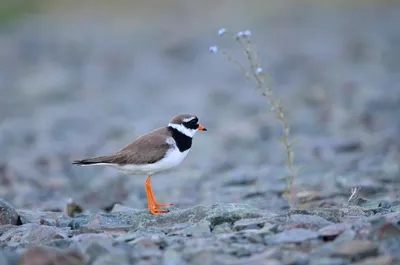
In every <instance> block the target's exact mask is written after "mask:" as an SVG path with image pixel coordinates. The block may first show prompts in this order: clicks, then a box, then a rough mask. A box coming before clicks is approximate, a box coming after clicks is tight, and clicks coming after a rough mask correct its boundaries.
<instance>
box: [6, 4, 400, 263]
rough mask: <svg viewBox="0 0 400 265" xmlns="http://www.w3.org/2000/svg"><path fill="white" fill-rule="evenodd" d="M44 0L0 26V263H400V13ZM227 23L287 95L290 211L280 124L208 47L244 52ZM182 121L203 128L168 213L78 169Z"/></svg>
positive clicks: (129, 189)
mask: <svg viewBox="0 0 400 265" xmlns="http://www.w3.org/2000/svg"><path fill="white" fill-rule="evenodd" d="M38 2H40V1H38ZM44 2H45V3H47V4H46V5H43V7H41V9H40V12H39V13H32V14H26V15H24V16H22V17H21V18H19V19H18V20H16V21H14V22H13V23H8V24H7V25H6V26H4V25H3V27H2V28H1V29H0V43H1V49H0V92H1V96H0V184H1V185H0V198H1V199H0V225H1V226H0V243H1V245H2V249H1V250H0V264H1V265H2V264H7V265H16V264H18V265H28V264H29V265H37V264H61V265H64V264H71V265H72V264H96V265H99V264H120V265H124V264H168V265H175V264H176V265H180V264H216V265H218V264H285V265H289V264H293V265H294V264H299V265H300V264H304V265H306V264H315V265H317V264H321V265H324V264H326V265H339V264H344V265H346V264H359V265H360V264H364V265H367V264H378V265H380V264H400V254H399V253H400V197H399V194H400V140H399V139H400V138H399V135H400V119H399V118H398V117H399V114H400V87H399V84H400V82H399V81H400V76H399V72H400V64H399V62H400V48H399V47H400V45H399V40H400V31H398V27H397V25H398V23H399V17H400V7H399V6H398V4H395V3H391V2H390V1H388V2H385V1H377V2H376V3H375V4H365V5H360V6H358V7H357V8H349V9H345V10H344V9H341V8H340V7H329V5H328V7H327V6H325V5H322V6H319V5H318V6H315V5H311V4H309V5H300V4H295V2H293V3H291V4H283V3H286V1H280V3H281V4H277V3H274V4H273V3H272V2H270V3H268V1H251V3H250V2H248V3H247V4H246V3H245V2H244V1H243V3H241V4H239V3H237V4H236V5H232V4H228V3H225V2H224V1H220V2H216V3H214V4H213V5H205V4H202V3H201V2H198V3H196V4H195V3H194V2H193V3H190V4H188V3H186V4H184V3H182V1H175V0H170V1H168V4H162V3H161V2H160V3H158V5H157V6H156V7H155V6H154V5H152V4H150V2H151V1H147V2H146V3H145V2H143V3H141V4H140V3H139V2H140V1H138V2H137V3H132V6H131V5H130V4H126V5H122V6H118V5H115V6H113V7H112V8H111V7H110V6H108V8H105V7H102V8H100V7H99V6H97V5H96V8H94V6H93V5H89V4H87V5H84V4H79V3H80V2H79V1H76V2H75V1H70V2H68V3H73V4H70V5H68V4H63V3H66V2H65V1H60V3H59V6H58V5H55V4H49V3H48V2H46V1H44ZM54 2H58V1H54ZM338 2H339V1H338ZM354 2H357V1H354ZM360 2H363V1H360ZM364 2H365V1H364ZM367 2H369V3H370V2H374V1H367ZM165 3H166V2H165ZM288 3H289V2H288ZM296 3H298V2H296ZM1 14H2V13H1V12H0V21H4V20H2V17H1ZM204 17H207V19H204ZM155 18H156V19H155ZM220 27H226V28H228V29H233V30H235V31H237V30H245V29H249V30H251V31H252V39H253V40H254V42H255V43H256V44H257V45H258V48H259V50H260V55H261V59H262V62H263V65H262V67H263V69H264V71H265V72H267V73H269V75H270V77H271V79H272V83H273V86H274V88H275V89H276V92H277V94H278V95H279V96H280V97H281V98H283V99H284V102H285V105H286V107H287V115H288V117H289V119H290V124H291V133H292V134H291V136H292V139H294V138H295V137H297V138H299V139H300V142H299V143H298V144H297V145H296V147H295V149H294V150H295V158H294V160H295V166H296V167H298V166H301V165H303V166H305V169H304V171H302V172H301V174H300V175H299V176H298V178H297V179H296V181H295V198H296V205H297V209H296V210H290V208H289V206H288V202H287V201H286V200H285V199H284V198H283V196H282V194H283V190H284V189H285V186H286V184H285V182H284V181H282V177H283V176H285V174H287V172H286V169H285V167H284V153H283V152H282V149H281V147H280V146H279V143H278V142H277V141H276V140H275V139H274V138H275V137H276V136H279V134H280V125H279V123H277V122H276V121H275V119H274V117H273V115H269V114H268V113H267V112H266V110H267V109H269V106H267V105H266V104H265V100H264V99H263V98H262V97H260V96H259V95H258V92H257V91H254V90H253V89H252V88H253V87H252V86H251V85H249V83H247V82H246V81H245V80H244V78H243V76H241V75H240V71H238V70H237V69H236V68H235V67H234V66H233V65H231V64H229V62H227V61H226V60H225V59H224V58H223V57H222V56H219V55H220V54H218V53H217V54H211V53H210V52H209V51H208V47H209V46H211V45H218V46H219V47H226V48H227V49H228V50H229V51H230V52H231V53H232V54H235V55H237V56H242V54H241V51H240V50H239V47H238V46H236V45H235V43H234V42H233V41H230V40H229V39H221V38H220V37H218V36H217V34H216V32H217V30H218V29H219V28H220ZM239 58H242V57H239ZM243 59H245V58H243ZM243 62H245V60H244V61H243ZM178 113H195V114H197V115H198V117H199V119H200V122H201V124H203V125H204V126H205V127H206V128H207V129H208V131H207V132H204V133H203V132H198V133H197V134H196V136H195V139H194V144H193V149H192V150H191V152H190V153H189V155H188V157H187V159H185V161H184V162H183V163H182V164H181V166H180V167H179V168H178V169H176V170H174V171H171V172H166V173H163V174H159V175H156V176H154V177H153V178H152V187H153V191H154V195H155V197H156V199H157V201H159V202H161V203H174V206H173V207H169V209H170V212H169V213H165V214H159V215H156V216H153V215H151V214H149V213H148V211H147V210H146V205H147V202H146V196H145V188H144V179H145V176H134V177H133V176H125V175H122V174H120V173H119V172H116V171H115V170H113V169H111V168H100V167H97V168H89V167H76V166H73V165H72V164H71V161H72V160H74V159H79V158H83V157H87V156H95V155H100V154H105V153H109V152H112V151H115V150H117V149H119V148H121V147H123V146H124V145H125V144H127V143H128V142H129V141H131V140H132V139H133V138H135V137H136V136H138V135H140V134H142V133H144V132H146V131H148V130H151V129H154V128H156V127H160V126H164V125H166V123H167V122H168V120H169V119H170V118H171V117H172V116H174V115H175V114H178ZM353 193H354V194H353Z"/></svg>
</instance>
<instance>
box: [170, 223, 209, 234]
mask: <svg viewBox="0 0 400 265" xmlns="http://www.w3.org/2000/svg"><path fill="white" fill-rule="evenodd" d="M210 225H211V224H210V222H208V221H206V220H203V221H200V222H198V223H196V224H192V225H190V226H188V227H186V228H184V229H182V230H178V231H175V232H171V233H169V234H168V235H181V236H187V237H210V236H212V233H211V231H210Z"/></svg>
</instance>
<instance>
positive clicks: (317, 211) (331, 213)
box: [288, 208, 344, 223]
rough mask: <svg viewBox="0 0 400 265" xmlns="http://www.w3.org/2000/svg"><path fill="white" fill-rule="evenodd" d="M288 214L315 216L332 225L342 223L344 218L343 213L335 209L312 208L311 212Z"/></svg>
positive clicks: (295, 211) (298, 211) (302, 211)
mask: <svg viewBox="0 0 400 265" xmlns="http://www.w3.org/2000/svg"><path fill="white" fill-rule="evenodd" d="M288 214H289V215H293V214H301V215H315V216H320V217H322V218H324V219H326V220H328V221H330V222H333V223H339V222H341V221H343V217H344V212H343V211H342V210H341V209H337V208H314V209H312V210H292V211H290V212H289V213H288Z"/></svg>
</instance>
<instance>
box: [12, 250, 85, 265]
mask: <svg viewBox="0 0 400 265" xmlns="http://www.w3.org/2000/svg"><path fill="white" fill-rule="evenodd" d="M84 264H85V261H84V257H83V255H82V254H81V253H79V252H78V251H77V250H74V249H66V250H59V249H56V248H51V247H33V248H30V249H28V250H27V251H26V252H25V253H24V254H23V256H22V258H21V261H20V263H19V265H84Z"/></svg>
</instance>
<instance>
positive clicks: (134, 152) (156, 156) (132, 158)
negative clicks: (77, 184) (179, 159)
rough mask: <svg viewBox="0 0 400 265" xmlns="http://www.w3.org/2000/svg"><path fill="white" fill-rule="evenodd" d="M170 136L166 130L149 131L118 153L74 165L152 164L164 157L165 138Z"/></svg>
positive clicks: (80, 161)
mask: <svg viewBox="0 0 400 265" xmlns="http://www.w3.org/2000/svg"><path fill="white" fill-rule="evenodd" d="M169 136H170V134H169V132H168V130H167V129H166V128H160V129H157V130H154V131H151V132H149V133H147V134H145V135H142V136H140V137H138V138H136V140H135V141H133V142H132V143H130V144H128V145H127V146H125V147H124V148H122V149H121V150H120V151H118V152H116V153H113V154H111V155H106V156H99V157H94V158H88V159H83V160H79V161H74V162H73V163H74V164H99V163H110V164H119V165H126V164H136V165H140V164H152V163H155V162H157V161H158V160H160V159H161V158H163V157H164V155H165V153H166V152H167V151H168V149H169V147H170V145H169V144H168V143H167V142H166V137H169Z"/></svg>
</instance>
